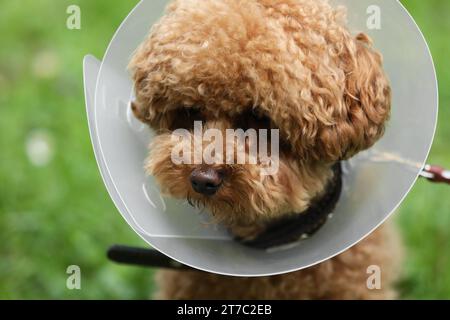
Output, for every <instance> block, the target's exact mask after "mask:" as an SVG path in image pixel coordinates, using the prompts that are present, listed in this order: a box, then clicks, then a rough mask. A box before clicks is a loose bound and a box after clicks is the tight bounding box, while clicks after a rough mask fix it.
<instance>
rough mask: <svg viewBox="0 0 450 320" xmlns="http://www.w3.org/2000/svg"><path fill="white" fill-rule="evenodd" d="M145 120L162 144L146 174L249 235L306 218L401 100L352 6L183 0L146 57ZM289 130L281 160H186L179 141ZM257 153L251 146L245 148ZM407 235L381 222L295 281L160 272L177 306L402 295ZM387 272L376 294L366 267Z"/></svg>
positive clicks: (146, 47)
mask: <svg viewBox="0 0 450 320" xmlns="http://www.w3.org/2000/svg"><path fill="white" fill-rule="evenodd" d="M130 69H131V70H132V72H133V76H134V81H135V85H136V86H135V87H136V101H135V102H134V103H133V111H134V113H135V115H136V116H137V117H138V118H139V119H140V120H141V121H143V122H145V123H147V124H148V125H150V126H151V127H152V128H153V129H154V130H155V131H156V132H157V134H158V135H157V137H156V138H155V140H154V141H153V143H152V146H151V148H150V150H151V151H150V156H149V158H148V160H147V163H146V170H147V172H148V173H149V174H151V175H153V176H155V178H156V179H157V181H158V183H159V184H160V186H161V188H162V190H163V192H164V193H165V194H167V195H169V196H171V197H174V198H178V199H188V200H189V201H190V202H191V203H192V204H194V205H197V206H201V207H206V208H207V209H208V211H209V212H211V214H212V216H213V217H214V219H216V221H220V222H221V223H223V224H224V225H226V226H227V227H228V228H229V229H230V230H231V232H232V233H233V234H234V235H235V236H236V237H239V238H240V239H250V240H251V239H254V238H255V237H256V236H257V235H258V234H260V233H261V232H263V231H264V230H265V229H266V228H267V227H268V226H269V225H270V224H271V222H272V221H274V220H276V219H280V218H281V217H284V216H289V215H294V214H295V213H299V212H305V210H306V209H308V207H309V206H310V205H311V202H312V201H313V200H314V199H317V198H320V196H321V194H323V193H324V192H325V189H326V186H327V185H328V183H329V181H330V180H332V179H333V175H334V171H333V167H334V166H335V164H336V163H338V162H339V161H341V160H345V159H348V158H350V157H352V156H354V155H355V154H357V153H358V152H360V151H362V150H365V149H367V148H369V147H371V146H372V145H373V144H374V143H375V142H376V141H377V140H378V139H379V138H380V137H381V136H382V135H383V132H384V126H385V123H386V121H387V120H388V118H389V114H390V106H391V90H390V86H389V81H388V80H387V77H386V76H385V74H384V71H383V68H382V58H381V55H380V54H379V53H378V52H377V51H375V50H374V49H373V48H372V44H371V40H370V39H369V37H368V36H367V35H365V34H362V33H361V34H358V35H356V36H353V35H351V34H350V32H349V30H348V28H347V26H346V13H345V10H344V9H343V8H333V7H332V6H331V5H330V4H329V3H328V2H327V1H325V0H175V1H173V2H172V3H171V4H170V5H169V7H168V9H167V13H166V15H165V16H164V17H163V18H162V19H161V20H160V21H159V22H158V23H157V24H156V25H154V26H153V28H152V30H151V32H150V34H149V36H148V38H147V39H146V40H145V41H144V43H143V44H142V45H141V46H140V47H139V48H138V50H137V51H136V53H135V55H134V57H133V59H132V61H131V64H130ZM195 121H201V122H202V124H203V128H204V130H206V129H207V128H215V129H218V130H221V131H225V130H226V129H227V128H243V129H248V128H254V129H261V128H265V129H272V128H277V129H279V132H280V153H279V158H280V163H279V170H278V172H277V173H276V174H274V175H270V176H262V175H261V174H260V173H261V170H262V168H263V166H264V165H263V164H262V163H260V162H258V163H257V164H233V165H230V164H226V165H222V164H213V165H205V164H201V165H194V164H193V165H186V164H181V165H180V164H178V165H177V164H174V162H173V161H172V160H171V150H172V148H174V143H175V142H174V140H173V139H171V133H172V132H173V131H174V130H176V129H179V128H184V129H186V130H190V131H191V132H192V131H193V126H194V122H195ZM245 150H246V151H248V150H247V149H245ZM398 247H399V246H398V240H397V237H396V233H395V231H392V229H391V228H390V227H382V228H380V229H379V230H377V231H376V232H374V233H373V234H372V235H371V236H369V237H368V238H367V239H365V240H363V241H362V242H360V243H359V244H357V245H356V246H354V247H353V248H351V249H349V250H348V251H347V252H345V253H343V254H341V255H339V256H337V257H335V258H333V259H330V260H329V261H326V262H324V263H322V264H319V265H317V266H314V267H311V268H308V269H305V270H302V271H298V272H294V273H290V274H285V275H279V276H273V277H261V278H234V277H226V276H219V275H214V274H208V273H203V272H197V271H189V272H178V271H164V272H160V273H159V275H158V279H159V285H160V292H159V294H158V297H159V298H166V299H221V298H233V299H258V298H275V299H288V298H291V299H320V298H322V299H340V298H345V299H351V298H356V299H366V298H367V299H368V298H393V297H394V291H393V289H392V283H393V281H394V280H395V275H396V269H397V265H398V263H397V261H398V259H397V257H398V255H397V253H396V250H397V248H398ZM372 264H374V265H378V266H380V267H381V269H382V271H383V273H382V274H383V277H382V289H381V290H369V289H368V288H367V285H366V280H367V277H368V275H367V273H366V270H367V267H368V266H369V265H372Z"/></svg>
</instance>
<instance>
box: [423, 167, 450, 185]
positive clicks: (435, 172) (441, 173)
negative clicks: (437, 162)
mask: <svg viewBox="0 0 450 320" xmlns="http://www.w3.org/2000/svg"><path fill="white" fill-rule="evenodd" d="M420 175H421V176H422V177H423V178H426V179H428V180H429V181H431V182H436V183H447V184H450V171H449V170H446V169H444V168H442V167H440V166H433V165H429V164H427V165H425V167H424V169H423V171H422V173H421V174H420Z"/></svg>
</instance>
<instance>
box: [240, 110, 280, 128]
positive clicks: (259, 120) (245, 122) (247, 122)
mask: <svg viewBox="0 0 450 320" xmlns="http://www.w3.org/2000/svg"><path fill="white" fill-rule="evenodd" d="M234 123H235V127H236V129H243V130H248V129H256V130H259V129H271V128H272V123H271V121H270V118H269V117H267V116H265V115H264V114H262V113H261V112H259V111H257V110H251V111H247V112H245V113H243V114H241V115H239V116H237V117H236V119H235V121H234Z"/></svg>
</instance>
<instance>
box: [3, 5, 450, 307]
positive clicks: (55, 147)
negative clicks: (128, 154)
mask: <svg viewBox="0 0 450 320" xmlns="http://www.w3.org/2000/svg"><path fill="white" fill-rule="evenodd" d="M136 2H137V1H114V3H113V4H112V3H111V2H110V1H106V0H96V1H88V0H61V1H55V0H40V1H32V0H22V1H20V3H19V2H17V1H7V0H0V40H1V45H0V298H1V299H18V298H24V299H51V298H55V299H80V298H82V299H95V298H100V299H117V298H124V299H135V298H141V299H147V298H148V297H149V296H150V293H151V291H152V288H153V282H152V277H151V274H152V271H151V270H148V269H140V268H133V267H121V266H117V265H115V264H112V263H110V262H108V261H107V260H106V257H105V251H106V249H107V248H108V246H109V245H111V244H113V243H123V244H130V245H138V246H139V245H141V246H142V245H144V243H143V242H142V241H141V240H140V239H139V238H138V236H136V235H135V234H134V233H133V231H132V230H131V229H130V228H129V227H128V226H127V225H126V223H125V222H124V221H123V220H122V219H121V218H120V216H119V214H118V213H117V212H116V209H115V208H114V206H113V204H112V202H111V201H110V199H109V196H108V195H107V193H106V190H105V188H104V186H103V183H102V181H101V178H100V176H99V173H98V171H97V166H96V163H95V159H94V156H93V153H92V149H91V145H90V140H89V135H88V128H87V124H86V116H85V110H84V97H83V88H82V65H81V62H82V59H83V56H84V55H85V54H87V53H93V54H94V55H96V56H97V57H102V55H103V53H104V51H105V49H106V46H107V44H108V42H109V40H110V39H111V36H112V35H113V33H114V31H115V30H116V28H117V27H118V25H119V24H120V22H121V21H122V20H123V18H124V17H125V16H126V15H127V13H128V12H129V11H130V10H131V9H132V8H133V7H134V5H135V4H136ZM402 2H403V3H404V5H405V6H406V7H407V8H408V10H409V11H410V12H411V14H412V15H413V16H414V18H415V19H416V21H417V22H418V24H419V26H420V27H421V28H422V30H423V32H424V34H425V37H426V38H427V40H428V42H429V44H430V48H431V51H432V53H433V56H434V60H435V63H436V67H437V72H438V77H439V82H440V102H441V109H440V123H439V127H438V132H437V136H436V141H435V144H434V147H433V149H432V152H431V156H430V159H429V162H430V163H436V164H442V165H447V166H449V167H450V150H448V149H447V148H448V141H449V139H450V123H449V122H448V119H449V117H450V111H449V109H448V106H449V105H450V90H449V89H450V60H449V56H448V53H449V52H450V38H449V35H450V19H448V15H449V14H450V1H447V0H428V1H421V0H404V1H402ZM71 4H77V5H79V6H80V7H81V10H82V29H81V30H73V31H71V30H68V29H67V28H66V19H67V14H66V8H67V7H68V6H69V5H71ZM449 195H450V189H449V188H448V186H443V185H431V184H429V183H428V182H426V181H419V182H418V183H417V185H416V186H415V187H414V189H413V190H412V192H411V193H410V195H409V196H408V197H407V199H406V201H405V202H404V203H403V205H402V206H401V207H400V209H399V213H397V221H398V223H399V225H400V226H401V230H402V233H403V236H404V239H405V243H406V245H407V250H408V254H407V261H406V265H405V275H404V277H403V280H402V281H401V283H400V284H399V286H400V289H401V292H402V296H403V297H404V298H418V299H432V298H436V299H450V248H449V244H450V215H449V209H450V196H449ZM72 264H75V265H79V266H80V267H81V270H82V290H74V291H70V290H68V289H67V288H66V285H65V284H66V279H67V274H66V268H67V267H68V266H69V265H72Z"/></svg>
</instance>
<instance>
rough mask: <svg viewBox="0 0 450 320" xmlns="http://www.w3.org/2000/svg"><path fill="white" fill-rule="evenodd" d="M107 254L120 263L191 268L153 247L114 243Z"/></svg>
mask: <svg viewBox="0 0 450 320" xmlns="http://www.w3.org/2000/svg"><path fill="white" fill-rule="evenodd" d="M107 256H108V258H109V259H110V260H111V261H114V262H117V263H120V264H128V265H135V266H141V267H151V268H164V269H173V270H189V269H191V268H190V267H188V266H186V265H184V264H181V263H179V262H177V261H175V260H172V259H171V258H169V257H167V256H165V255H164V254H162V253H161V252H159V251H156V250H153V249H141V248H134V247H128V246H121V245H114V246H112V247H111V248H109V249H108V253H107Z"/></svg>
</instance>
